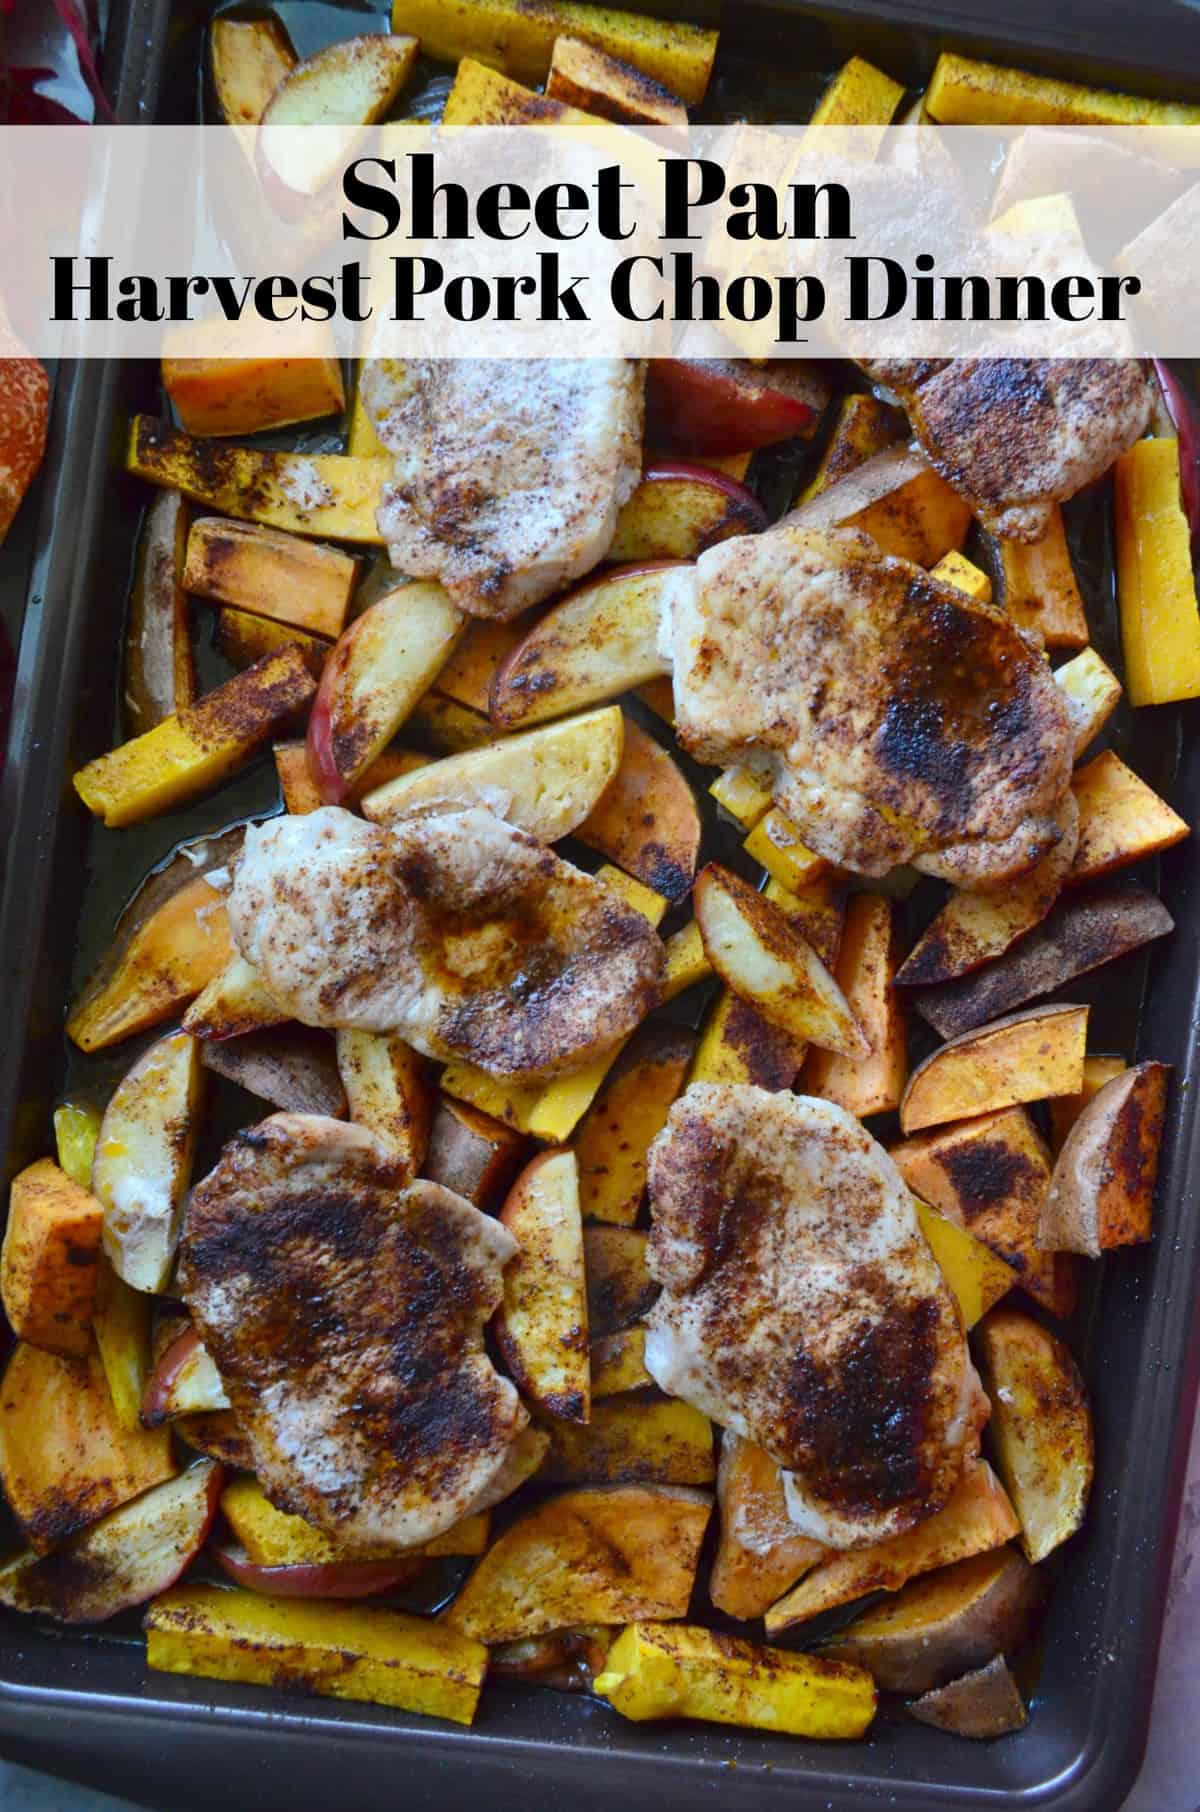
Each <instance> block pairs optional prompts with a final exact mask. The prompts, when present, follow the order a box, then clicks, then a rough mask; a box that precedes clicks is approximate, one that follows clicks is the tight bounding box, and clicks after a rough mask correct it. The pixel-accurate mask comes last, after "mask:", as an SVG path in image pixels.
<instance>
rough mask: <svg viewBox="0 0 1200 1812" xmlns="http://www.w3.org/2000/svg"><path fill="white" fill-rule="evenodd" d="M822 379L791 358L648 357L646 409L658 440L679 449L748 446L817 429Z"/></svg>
mask: <svg viewBox="0 0 1200 1812" xmlns="http://www.w3.org/2000/svg"><path fill="white" fill-rule="evenodd" d="M828 401H829V385H828V384H827V383H826V381H825V379H824V377H822V375H821V374H820V372H819V371H817V370H816V368H815V367H813V366H811V365H808V364H805V363H804V362H802V361H796V360H791V359H774V360H768V362H767V363H766V364H764V365H754V364H751V362H750V361H749V360H748V359H654V360H653V361H652V362H651V365H650V370H649V376H648V378H647V383H646V413H647V417H648V421H649V424H650V430H651V435H652V437H653V439H654V441H655V442H656V444H657V445H659V446H669V447H675V448H678V450H679V451H680V452H681V453H696V454H703V453H707V454H720V453H743V452H754V451H755V450H756V449H757V448H758V447H767V446H770V445H771V444H772V442H774V441H779V440H791V439H792V438H793V437H794V436H796V435H802V436H805V437H807V436H808V435H810V434H812V433H814V432H815V430H816V426H817V423H818V422H819V421H820V419H821V414H822V412H823V410H824V408H825V405H826V404H827V403H828Z"/></svg>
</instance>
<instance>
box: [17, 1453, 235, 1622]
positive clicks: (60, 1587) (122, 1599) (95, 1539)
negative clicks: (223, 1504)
mask: <svg viewBox="0 0 1200 1812" xmlns="http://www.w3.org/2000/svg"><path fill="white" fill-rule="evenodd" d="M223 1480H224V1474H223V1471H222V1469H221V1467H220V1466H218V1465H217V1464H216V1463H215V1462H214V1461H212V1460H199V1461H197V1463H196V1464H195V1465H194V1466H190V1467H189V1468H188V1470H187V1471H186V1472H181V1473H180V1474H179V1476H178V1478H174V1479H169V1480H168V1481H167V1483H166V1484H165V1485H156V1486H155V1487H154V1489H153V1490H151V1491H147V1492H144V1493H143V1495H142V1496H141V1497H138V1498H134V1500H133V1501H132V1503H128V1504H122V1506H121V1508H120V1509H119V1510H114V1511H112V1512H111V1513H110V1514H109V1515H108V1516H105V1517H102V1518H101V1519H100V1521H99V1522H98V1523H94V1524H93V1525H92V1527H91V1528H90V1529H85V1530H84V1532H83V1533H82V1534H81V1535H77V1536H76V1537H75V1538H74V1540H72V1541H69V1542H67V1543H65V1544H64V1546H62V1547H61V1548H56V1549H54V1551H53V1552H52V1553H50V1554H35V1553H34V1552H33V1551H32V1550H27V1551H26V1552H25V1553H24V1554H18V1555H17V1557H16V1559H15V1560H10V1561H9V1563H8V1565H7V1566H5V1567H3V1568H0V1604H6V1605H9V1606H11V1607H12V1609H14V1610H18V1611H36V1612H39V1613H40V1614H41V1615H43V1616H47V1617H53V1618H55V1619H56V1620H57V1621H58V1622H59V1623H103V1622H105V1621H106V1620H107V1619H108V1618H109V1617H115V1616H116V1615H117V1614H118V1612H120V1611H127V1610H129V1609H130V1608H131V1606H133V1605H136V1604H144V1603H145V1602H146V1600H147V1599H148V1598H156V1597H157V1596H158V1594H159V1593H160V1592H165V1591H166V1590H167V1588H168V1587H169V1586H172V1585H174V1584H175V1581H176V1580H177V1579H178V1578H179V1576H180V1574H181V1573H182V1572H183V1571H184V1569H185V1568H186V1567H188V1566H189V1565H190V1564H191V1562H192V1561H193V1560H194V1559H195V1558H196V1556H197V1554H199V1552H200V1550H201V1548H202V1547H203V1546H204V1543H205V1541H206V1540H207V1538H208V1532H209V1530H210V1529H211V1527H212V1522H213V1518H214V1517H215V1515H216V1513H217V1500H218V1498H219V1497H220V1495H221V1486H222V1483H223Z"/></svg>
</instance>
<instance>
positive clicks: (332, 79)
mask: <svg viewBox="0 0 1200 1812" xmlns="http://www.w3.org/2000/svg"><path fill="white" fill-rule="evenodd" d="M418 48H419V46H418V44H417V40H416V39H415V38H413V37H408V36H406V35H396V36H389V35H388V34H386V33H374V32H371V33H367V34H365V35H364V36H362V37H358V38H342V39H340V40H339V41H338V42H337V43H336V44H329V45H327V46H326V48H325V49H324V50H319V51H318V52H317V53H316V55H315V56H311V57H306V58H305V60H304V62H303V63H298V64H297V65H296V67H295V68H294V69H293V70H292V71H291V72H290V73H289V74H288V75H286V76H285V77H284V78H283V80H282V81H281V82H280V84H279V86H278V88H276V90H275V92H274V94H273V95H272V96H271V99H270V100H269V101H268V103H267V106H266V109H265V111H264V113H263V116H262V124H261V126H260V128H259V134H258V147H257V149H258V156H259V159H260V161H261V162H262V163H263V164H264V165H265V167H266V168H267V170H269V171H270V172H271V173H272V174H273V175H274V176H275V177H276V178H277V179H278V180H279V181H281V182H282V183H284V184H285V185H286V187H287V188H289V189H291V190H293V191H294V192H295V193H296V194H298V195H315V194H316V193H317V191H318V190H319V189H323V188H324V187H325V185H326V183H328V182H330V181H331V180H332V179H333V178H334V177H335V176H336V175H337V173H338V172H339V171H340V170H341V168H342V166H343V164H344V163H345V161H346V159H347V157H348V156H349V153H350V151H351V148H352V147H353V144H354V142H355V139H356V137H357V131H356V128H361V127H363V126H370V125H373V124H374V123H375V121H376V120H380V119H382V118H383V116H384V114H385V113H386V112H387V111H388V108H389V107H390V106H391V104H392V102H393V101H394V100H395V98H396V96H397V95H398V94H399V92H400V90H401V88H403V86H404V84H405V82H406V81H407V80H408V77H409V75H410V73H411V71H412V66H413V64H414V63H415V62H416V60H417V50H418ZM293 126H305V127H309V128H312V127H322V128H324V130H322V131H320V132H316V131H312V130H309V131H306V132H292V131H289V130H288V128H289V127H293Z"/></svg>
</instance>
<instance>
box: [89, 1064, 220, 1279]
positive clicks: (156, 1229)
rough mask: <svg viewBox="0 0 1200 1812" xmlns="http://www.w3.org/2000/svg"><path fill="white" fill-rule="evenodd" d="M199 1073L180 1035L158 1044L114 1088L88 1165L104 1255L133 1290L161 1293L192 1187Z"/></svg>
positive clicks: (173, 1259) (198, 1099) (198, 1066)
mask: <svg viewBox="0 0 1200 1812" xmlns="http://www.w3.org/2000/svg"><path fill="white" fill-rule="evenodd" d="M203 1076H204V1072H203V1070H202V1069H201V1066H200V1054H199V1051H198V1049H197V1045H196V1041H195V1039H194V1038H192V1037H190V1036H189V1034H188V1033H186V1032H173V1033H172V1034H171V1035H170V1037H168V1038H160V1039H159V1041H158V1043H157V1044H153V1045H151V1046H150V1049H149V1050H148V1051H147V1052H146V1053H145V1055H144V1056H143V1057H141V1058H139V1060H138V1062H137V1063H135V1064H134V1066H133V1068H132V1069H131V1070H130V1071H129V1073H128V1075H127V1076H125V1077H124V1079H123V1080H122V1081H121V1082H120V1083H119V1084H118V1085H117V1090H116V1093H115V1094H114V1095H113V1097H112V1100H111V1101H110V1102H109V1104H108V1108H107V1110H106V1112H105V1115H104V1119H103V1122H102V1123H101V1127H100V1136H99V1138H98V1139H97V1141H96V1156H95V1161H94V1163H93V1165H92V1192H93V1194H94V1195H95V1196H97V1198H98V1199H99V1200H100V1201H101V1202H102V1203H103V1204H104V1250H105V1252H106V1253H107V1255H108V1258H109V1262H110V1263H111V1265H112V1267H113V1269H114V1271H116V1273H117V1275H118V1277H122V1278H124V1280H125V1282H126V1283H127V1284H131V1285H132V1286H133V1288H134V1289H135V1290H148V1291H150V1292H151V1293H154V1292H156V1291H159V1290H162V1289H165V1287H166V1284H167V1281H168V1279H169V1277H170V1275H171V1266H172V1265H173V1264H174V1262H175V1245H176V1242H177V1240H178V1237H179V1222H180V1218H181V1215H182V1212H183V1199H184V1196H185V1194H186V1193H187V1187H188V1184H189V1182H190V1181H191V1173H192V1153H193V1150H194V1148H195V1141H196V1132H197V1120H198V1116H199V1109H200V1100H201V1092H202V1088H203Z"/></svg>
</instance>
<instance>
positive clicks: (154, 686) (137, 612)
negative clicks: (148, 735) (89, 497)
mask: <svg viewBox="0 0 1200 1812" xmlns="http://www.w3.org/2000/svg"><path fill="white" fill-rule="evenodd" d="M190 517H191V511H190V509H189V506H188V504H187V503H186V502H185V500H184V499H183V498H182V497H181V496H180V494H179V492H178V491H160V492H159V494H158V496H157V497H155V498H153V499H152V500H151V502H150V506H149V508H148V509H147V511H146V519H145V521H144V522H143V524H142V532H141V535H140V537H139V539H138V551H137V565H136V568H135V570H134V576H133V589H132V591H131V592H130V595H129V617H128V621H127V623H126V625H125V659H124V663H123V666H122V671H121V699H122V703H123V706H124V709H123V712H122V718H123V723H124V729H125V734H126V736H140V735H141V734H142V732H143V730H152V729H153V728H154V726H155V724H160V723H161V722H162V721H163V719H164V717H171V716H173V715H174V713H175V712H177V711H183V710H186V708H187V706H188V705H191V704H194V703H195V701H196V664H195V661H194V660H193V658H192V643H191V625H190V623H189V621H188V608H187V599H186V597H185V596H184V592H183V584H182V577H183V565H184V559H185V555H186V549H187V538H188V523H189V521H190Z"/></svg>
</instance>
